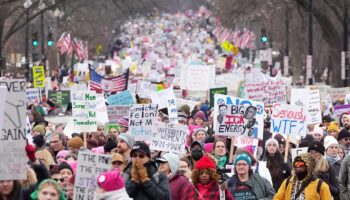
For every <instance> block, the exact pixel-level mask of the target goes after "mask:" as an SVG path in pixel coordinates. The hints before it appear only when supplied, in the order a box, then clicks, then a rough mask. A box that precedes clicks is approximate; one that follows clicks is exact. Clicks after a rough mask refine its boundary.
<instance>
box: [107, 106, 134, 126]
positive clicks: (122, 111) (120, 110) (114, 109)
mask: <svg viewBox="0 0 350 200" xmlns="http://www.w3.org/2000/svg"><path fill="white" fill-rule="evenodd" d="M107 114H108V119H109V122H110V123H117V122H118V119H119V118H121V117H123V116H129V106H110V105H109V106H108V109H107Z"/></svg>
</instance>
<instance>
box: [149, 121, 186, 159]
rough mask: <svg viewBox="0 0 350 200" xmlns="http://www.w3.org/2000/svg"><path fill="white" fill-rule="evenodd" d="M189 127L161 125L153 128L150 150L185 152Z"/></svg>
mask: <svg viewBox="0 0 350 200" xmlns="http://www.w3.org/2000/svg"><path fill="white" fill-rule="evenodd" d="M187 133H188V127H187V126H185V125H165V124H159V125H157V126H154V127H153V131H152V142H151V145H150V149H152V150H157V151H166V152H173V153H178V154H180V153H183V152H185V150H186V149H185V144H186V136H187Z"/></svg>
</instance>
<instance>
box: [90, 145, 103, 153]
mask: <svg viewBox="0 0 350 200" xmlns="http://www.w3.org/2000/svg"><path fill="white" fill-rule="evenodd" d="M91 151H92V152H94V153H95V154H104V153H105V149H104V147H103V146H101V147H96V148H92V149H91Z"/></svg>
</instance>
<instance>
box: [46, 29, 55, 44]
mask: <svg viewBox="0 0 350 200" xmlns="http://www.w3.org/2000/svg"><path fill="white" fill-rule="evenodd" d="M54 44H55V42H54V41H53V39H52V33H51V32H49V34H47V46H49V47H52V46H53V45H54Z"/></svg>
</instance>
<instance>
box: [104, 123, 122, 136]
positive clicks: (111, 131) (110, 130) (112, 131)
mask: <svg viewBox="0 0 350 200" xmlns="http://www.w3.org/2000/svg"><path fill="white" fill-rule="evenodd" d="M118 129H119V126H118V125H109V126H108V130H107V133H108V134H113V135H114V136H115V137H116V138H118V136H119V134H120V133H119V130H118Z"/></svg>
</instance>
